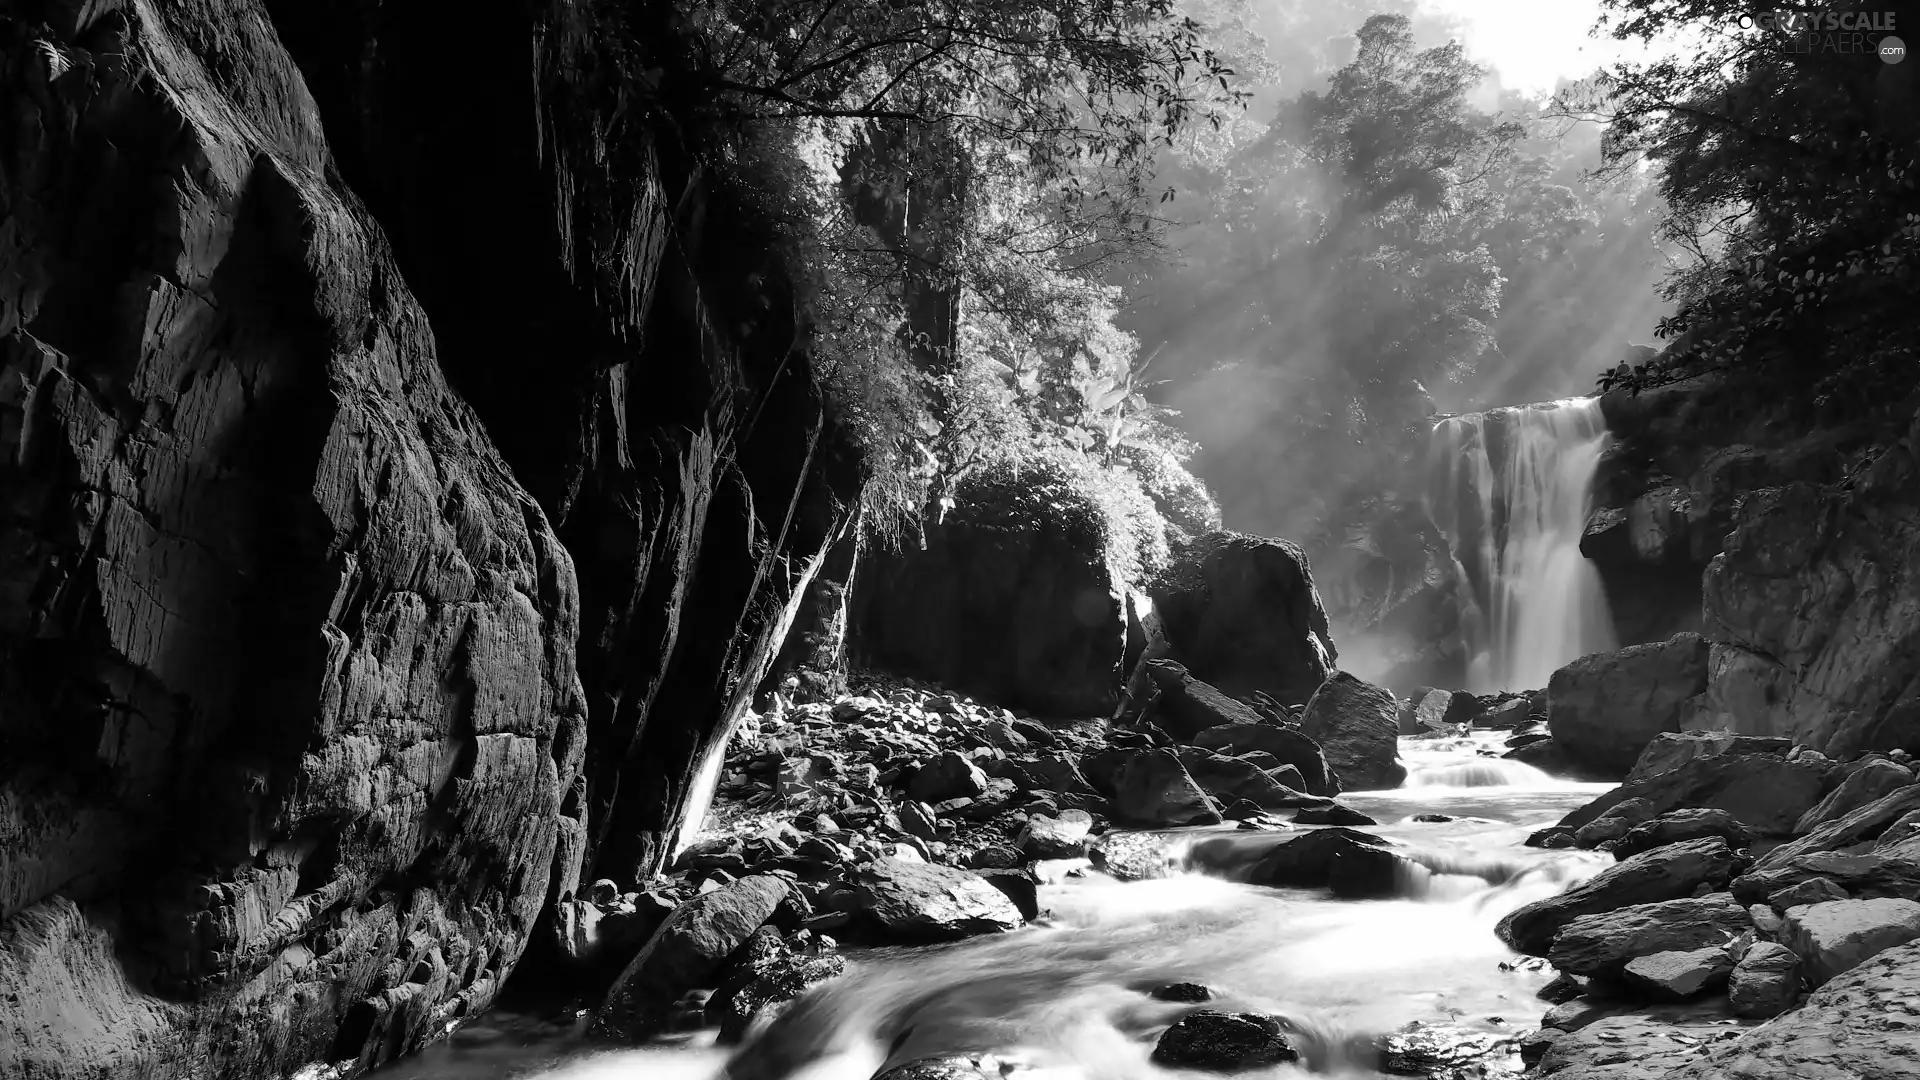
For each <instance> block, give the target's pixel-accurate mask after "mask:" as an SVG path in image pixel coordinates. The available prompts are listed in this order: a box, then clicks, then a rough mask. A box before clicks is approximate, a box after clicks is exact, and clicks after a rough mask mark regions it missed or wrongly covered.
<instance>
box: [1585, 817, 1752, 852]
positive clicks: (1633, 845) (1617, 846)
mask: <svg viewBox="0 0 1920 1080" xmlns="http://www.w3.org/2000/svg"><path fill="white" fill-rule="evenodd" d="M1709 836H1717V837H1719V838H1721V839H1722V840H1725V841H1726V842H1727V846H1728V847H1730V848H1733V849H1734V850H1736V851H1738V850H1739V849H1741V848H1744V847H1746V846H1747V845H1748V844H1750V843H1752V842H1753V834H1752V833H1751V832H1749V831H1748V830H1747V827H1746V826H1745V825H1742V824H1740V822H1738V821H1736V820H1734V817H1733V815H1732V814H1729V813H1727V812H1726V811H1725V810H1711V809H1695V810H1669V811H1667V812H1666V813H1664V814H1661V815H1660V816H1659V817H1657V818H1654V819H1653V820H1651V821H1645V822H1642V823H1640V824H1638V825H1635V826H1634V827H1633V828H1631V829H1628V830H1627V832H1626V835H1624V836H1622V837H1621V838H1620V839H1619V840H1618V841H1616V842H1615V843H1614V845H1613V857H1614V858H1616V859H1625V858H1629V857H1631V856H1634V855H1638V854H1640V853H1641V852H1643V851H1651V850H1652V849H1654V848H1657V847H1660V846H1661V845H1663V844H1675V843H1679V842H1680V841H1682V840H1701V839H1704V838H1706V837H1709Z"/></svg>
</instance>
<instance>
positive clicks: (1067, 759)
mask: <svg viewBox="0 0 1920 1080" xmlns="http://www.w3.org/2000/svg"><path fill="white" fill-rule="evenodd" d="M1017 767H1018V768H1019V770H1020V772H1021V774H1022V776H1023V777H1024V778H1025V779H1026V781H1027V788H1028V790H1030V791H1031V790H1045V791H1052V792H1055V793H1057V794H1061V795H1092V794H1095V793H1096V792H1095V789H1094V787H1093V785H1092V784H1091V783H1089V782H1088V780H1087V778H1086V776H1085V774H1083V773H1082V772H1081V771H1080V761H1079V759H1078V758H1076V757H1073V756H1072V755H1069V754H1060V753H1050V754H1040V755H1037V756H1035V757H1033V758H1031V759H1029V760H1027V761H1022V762H1018V763H1017Z"/></svg>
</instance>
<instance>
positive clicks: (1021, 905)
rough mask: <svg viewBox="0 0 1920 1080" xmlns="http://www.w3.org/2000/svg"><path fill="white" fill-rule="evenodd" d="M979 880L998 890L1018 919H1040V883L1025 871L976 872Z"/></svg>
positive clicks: (1029, 920) (1030, 920)
mask: <svg viewBox="0 0 1920 1080" xmlns="http://www.w3.org/2000/svg"><path fill="white" fill-rule="evenodd" d="M974 873H975V874H977V875H978V876H979V878H980V880H982V881H984V882H986V883H987V884H989V885H991V886H993V887H994V888H996V889H999V890H1000V892H1001V894H1002V895H1003V896H1005V897H1006V898H1007V899H1008V900H1011V901H1013V906H1014V909H1015V910H1016V911H1018V912H1020V917H1021V918H1022V919H1025V920H1027V921H1028V922H1032V921H1033V920H1035V919H1038V918H1039V917H1040V882H1039V879H1037V878H1035V877H1034V876H1033V874H1032V873H1031V872H1030V871H1027V870H976V871H974Z"/></svg>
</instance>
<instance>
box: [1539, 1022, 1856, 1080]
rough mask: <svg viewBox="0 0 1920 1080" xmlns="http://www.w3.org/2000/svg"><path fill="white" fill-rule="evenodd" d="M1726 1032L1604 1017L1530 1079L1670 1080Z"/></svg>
mask: <svg viewBox="0 0 1920 1080" xmlns="http://www.w3.org/2000/svg"><path fill="white" fill-rule="evenodd" d="M1723 1030H1724V1029H1715V1028H1710V1027H1706V1026H1704V1025H1693V1026H1690V1027H1687V1026H1679V1025H1676V1024H1673V1023H1671V1022H1669V1021H1667V1020H1662V1019H1655V1018H1653V1017H1650V1016H1644V1015H1640V1014H1636V1013H1626V1014H1620V1015H1614V1016H1603V1017H1601V1018H1599V1019H1597V1020H1595V1021H1593V1022H1592V1023H1590V1024H1587V1025H1586V1026H1584V1027H1582V1028H1580V1029H1579V1030H1577V1031H1567V1032H1561V1033H1560V1034H1559V1035H1558V1036H1557V1037H1555V1038H1554V1039H1553V1041H1552V1042H1551V1043H1549V1044H1548V1045H1547V1047H1546V1051H1545V1053H1543V1054H1541V1056H1540V1059H1539V1064H1537V1065H1535V1066H1534V1071H1533V1072H1530V1073H1528V1074H1527V1075H1528V1076H1529V1077H1530V1078H1539V1080H1547V1078H1549V1077H1550V1078H1552V1080H1655V1078H1657V1080H1669V1078H1670V1077H1671V1076H1672V1072H1671V1070H1673V1069H1677V1068H1680V1067H1681V1066H1684V1065H1686V1064H1687V1063H1689V1062H1691V1061H1693V1060H1694V1059H1695V1058H1696V1057H1697V1056H1698V1055H1699V1053H1700V1044H1701V1043H1702V1042H1704V1041H1705V1040H1706V1039H1708V1038H1712V1037H1714V1036H1716V1035H1718V1034H1720V1033H1721V1031H1723ZM1769 1080H1784V1078H1782V1077H1770V1078H1769ZM1822 1080H1842V1078H1840V1077H1832V1078H1822ZM1846 1080H1854V1078H1851V1077H1849V1078H1846Z"/></svg>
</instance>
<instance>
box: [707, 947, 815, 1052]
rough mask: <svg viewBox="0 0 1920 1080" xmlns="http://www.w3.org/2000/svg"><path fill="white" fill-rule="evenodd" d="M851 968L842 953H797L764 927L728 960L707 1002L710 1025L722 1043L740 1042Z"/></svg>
mask: <svg viewBox="0 0 1920 1080" xmlns="http://www.w3.org/2000/svg"><path fill="white" fill-rule="evenodd" d="M846 969H847V963H846V961H845V960H844V959H842V958H841V957H840V956H839V955H838V954H836V953H826V954H819V955H805V954H799V953H795V952H794V951H793V950H792V949H791V948H789V947H788V946H787V944H786V942H784V941H783V940H781V938H780V936H779V933H778V932H777V931H775V930H774V929H773V928H772V927H770V926H763V927H761V928H760V929H759V930H758V931H757V932H755V934H754V935H753V937H752V938H751V939H749V941H748V942H747V944H746V945H745V946H742V947H741V949H740V950H739V951H738V952H737V953H736V954H735V956H734V957H733V959H731V960H730V961H728V963H727V966H726V969H725V970H724V971H723V973H722V974H721V977H720V984H719V986H718V987H717V988H716V989H715V990H714V993H713V996H712V997H711V998H709V999H708V1000H707V1005H706V1022H707V1023H708V1024H718V1025H719V1027H720V1039H721V1041H722V1042H729V1043H734V1042H739V1041H740V1040H741V1039H742V1038H744V1037H746V1034H747V1031H748V1029H749V1028H750V1027H751V1026H753V1025H754V1023H755V1022H756V1021H759V1022H762V1023H764V1022H766V1021H768V1020H771V1019H772V1018H773V1017H774V1016H776V1015H778V1014H779V1012H780V1010H781V1009H782V1008H784V1007H785V1006H786V1005H787V1004H788V1003H789V1002H791V1001H793V999H795V998H797V997H799V996H800V995H801V994H803V993H805V992H806V991H807V990H809V989H811V988H812V987H814V986H816V985H818V984H819V983H823V982H825V981H827V980H828V979H833V978H837V977H839V976H840V975H842V974H844V973H845V971H846Z"/></svg>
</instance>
